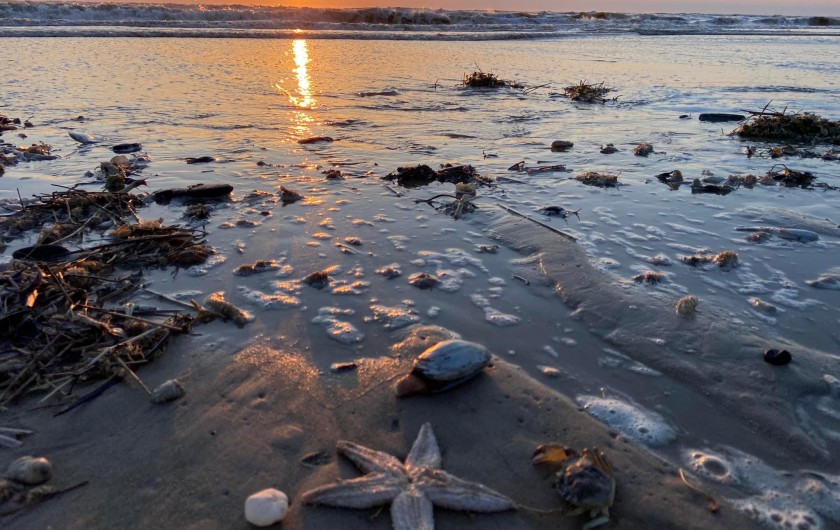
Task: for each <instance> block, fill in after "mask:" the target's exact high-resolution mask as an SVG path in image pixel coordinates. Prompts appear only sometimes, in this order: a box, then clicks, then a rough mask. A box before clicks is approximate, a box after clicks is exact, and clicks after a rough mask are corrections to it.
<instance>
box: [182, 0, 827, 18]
mask: <svg viewBox="0 0 840 530" xmlns="http://www.w3.org/2000/svg"><path fill="white" fill-rule="evenodd" d="M191 3H243V4H263V5H276V4H278V3H279V4H283V5H293V6H311V7H394V6H400V7H425V8H432V9H436V8H443V9H479V10H480V9H498V10H504V11H619V12H634V13H652V12H661V13H679V12H682V13H721V14H728V13H741V14H758V15H826V16H840V0H804V1H802V2H793V1H791V0H636V1H627V0H597V1H594V2H593V1H586V0H517V1H515V2H513V1H511V0H284V1H282V2H277V1H276V0H238V2H235V0H200V1H198V0H193V1H192V2H191Z"/></svg>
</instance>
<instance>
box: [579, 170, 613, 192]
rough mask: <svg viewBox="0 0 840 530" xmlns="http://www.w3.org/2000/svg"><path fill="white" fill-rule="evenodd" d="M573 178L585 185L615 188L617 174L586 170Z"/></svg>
mask: <svg viewBox="0 0 840 530" xmlns="http://www.w3.org/2000/svg"><path fill="white" fill-rule="evenodd" d="M575 178H576V179H577V180H579V181H580V182H582V183H584V184H586V185H587V186H596V187H599V188H615V187H617V186H618V175H610V174H608V173H596V172H594V171H588V172H586V173H583V174H582V175H578V176H577V177H575Z"/></svg>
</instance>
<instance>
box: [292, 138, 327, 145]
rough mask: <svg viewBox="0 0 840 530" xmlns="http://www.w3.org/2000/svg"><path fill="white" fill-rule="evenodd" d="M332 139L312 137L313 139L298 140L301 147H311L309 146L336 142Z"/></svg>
mask: <svg viewBox="0 0 840 530" xmlns="http://www.w3.org/2000/svg"><path fill="white" fill-rule="evenodd" d="M334 141H335V140H333V139H332V138H330V137H329V136H312V137H311V138H301V139H300V140H298V143H299V144H301V145H309V144H323V143H330V142H334Z"/></svg>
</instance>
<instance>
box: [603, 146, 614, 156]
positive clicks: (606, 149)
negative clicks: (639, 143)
mask: <svg viewBox="0 0 840 530" xmlns="http://www.w3.org/2000/svg"><path fill="white" fill-rule="evenodd" d="M617 152H618V149H616V147H615V146H614V145H613V144H606V145H602V146H601V154H603V155H611V154H613V153H617Z"/></svg>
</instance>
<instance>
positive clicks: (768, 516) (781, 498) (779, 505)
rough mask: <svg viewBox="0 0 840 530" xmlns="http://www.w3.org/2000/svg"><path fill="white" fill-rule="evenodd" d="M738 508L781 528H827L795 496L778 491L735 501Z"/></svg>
mask: <svg viewBox="0 0 840 530" xmlns="http://www.w3.org/2000/svg"><path fill="white" fill-rule="evenodd" d="M733 504H734V505H735V507H736V508H738V509H739V510H741V511H742V512H744V513H746V514H747V515H749V516H750V517H752V518H753V519H755V520H756V521H758V522H759V523H762V524H764V525H765V526H768V527H770V528H778V529H779V530H790V529H796V530H822V529H823V528H825V526H824V525H823V521H822V519H821V518H820V516H819V515H817V514H816V512H814V511H813V510H811V509H809V508H807V507H805V506H802V505H801V504H799V503H798V502H797V500H796V499H795V498H793V497H792V496H790V495H786V494H784V493H780V492H778V491H773V490H770V491H767V492H765V493H764V494H763V495H760V496H756V497H748V498H746V499H739V500H736V501H733Z"/></svg>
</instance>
